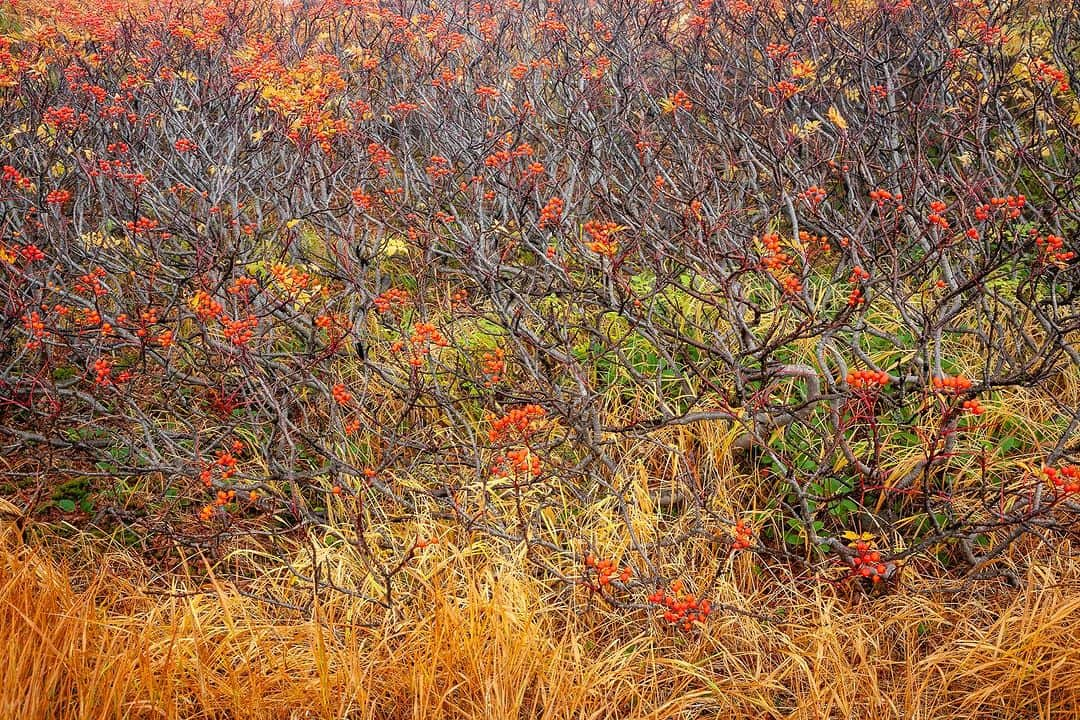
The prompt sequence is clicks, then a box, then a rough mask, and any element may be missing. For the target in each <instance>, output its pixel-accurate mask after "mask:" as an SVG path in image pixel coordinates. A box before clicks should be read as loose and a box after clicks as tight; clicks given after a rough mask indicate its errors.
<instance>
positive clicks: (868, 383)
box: [846, 370, 889, 390]
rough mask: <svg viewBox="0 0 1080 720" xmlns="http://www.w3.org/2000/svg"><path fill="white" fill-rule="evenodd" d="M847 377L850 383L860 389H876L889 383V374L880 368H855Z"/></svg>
mask: <svg viewBox="0 0 1080 720" xmlns="http://www.w3.org/2000/svg"><path fill="white" fill-rule="evenodd" d="M846 379H847V384H848V385H850V386H851V387H853V388H857V389H859V390H876V389H878V388H881V387H884V386H885V385H888V384H889V374H888V373H887V372H883V371H880V370H854V371H852V372H849V373H848V374H847V378H846Z"/></svg>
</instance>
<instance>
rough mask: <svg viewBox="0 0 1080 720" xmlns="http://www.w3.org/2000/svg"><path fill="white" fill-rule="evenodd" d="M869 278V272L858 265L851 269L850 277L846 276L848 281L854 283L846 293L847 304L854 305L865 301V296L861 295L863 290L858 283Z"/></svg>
mask: <svg viewBox="0 0 1080 720" xmlns="http://www.w3.org/2000/svg"><path fill="white" fill-rule="evenodd" d="M869 279H870V273H868V272H866V271H865V270H863V269H862V268H861V267H859V266H858V265H856V266H855V267H854V269H852V271H851V277H849V278H848V282H849V283H851V284H852V285H854V287H853V288H851V293H850V294H849V295H848V301H847V304H848V305H851V306H852V307H854V306H856V305H862V304H863V303H865V302H866V298H865V297H864V296H863V291H862V288H860V287H859V283H860V282H862V281H863V280H869Z"/></svg>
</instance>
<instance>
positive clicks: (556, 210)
mask: <svg viewBox="0 0 1080 720" xmlns="http://www.w3.org/2000/svg"><path fill="white" fill-rule="evenodd" d="M562 213H563V201H562V199H561V198H557V197H553V198H551V199H550V200H548V201H547V203H546V204H545V205H544V207H543V209H541V210H540V220H539V223H538V224H539V225H540V227H541V228H545V227H555V226H557V225H558V224H559V222H560V221H561V219H562Z"/></svg>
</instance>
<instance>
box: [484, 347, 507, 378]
mask: <svg viewBox="0 0 1080 720" xmlns="http://www.w3.org/2000/svg"><path fill="white" fill-rule="evenodd" d="M480 371H481V372H483V373H484V375H486V376H487V379H486V380H485V381H484V386H485V387H491V386H493V385H497V384H498V383H499V382H500V381H501V380H502V379H503V375H504V373H505V372H506V353H505V352H504V351H503V349H502V348H495V349H494V350H491V351H489V352H486V353H484V354H483V355H481V356H480Z"/></svg>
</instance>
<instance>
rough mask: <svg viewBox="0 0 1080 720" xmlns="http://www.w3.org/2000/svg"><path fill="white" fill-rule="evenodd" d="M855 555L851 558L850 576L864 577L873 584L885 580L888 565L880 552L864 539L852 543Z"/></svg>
mask: <svg viewBox="0 0 1080 720" xmlns="http://www.w3.org/2000/svg"><path fill="white" fill-rule="evenodd" d="M853 547H854V550H855V555H854V557H852V558H851V576H852V577H860V578H865V579H867V580H869V581H871V582H873V583H874V584H875V585H876V584H878V583H880V582H882V581H883V580H885V578H886V576H887V573H888V571H889V566H888V565H887V564H886V562H885V561H883V560H882V557H881V553H880V552H879V551H877V550H875V549H874V547H873V545H872V544H871V543H869V542H867V541H866V540H858V541H856V542H855V544H854V546H853Z"/></svg>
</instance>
